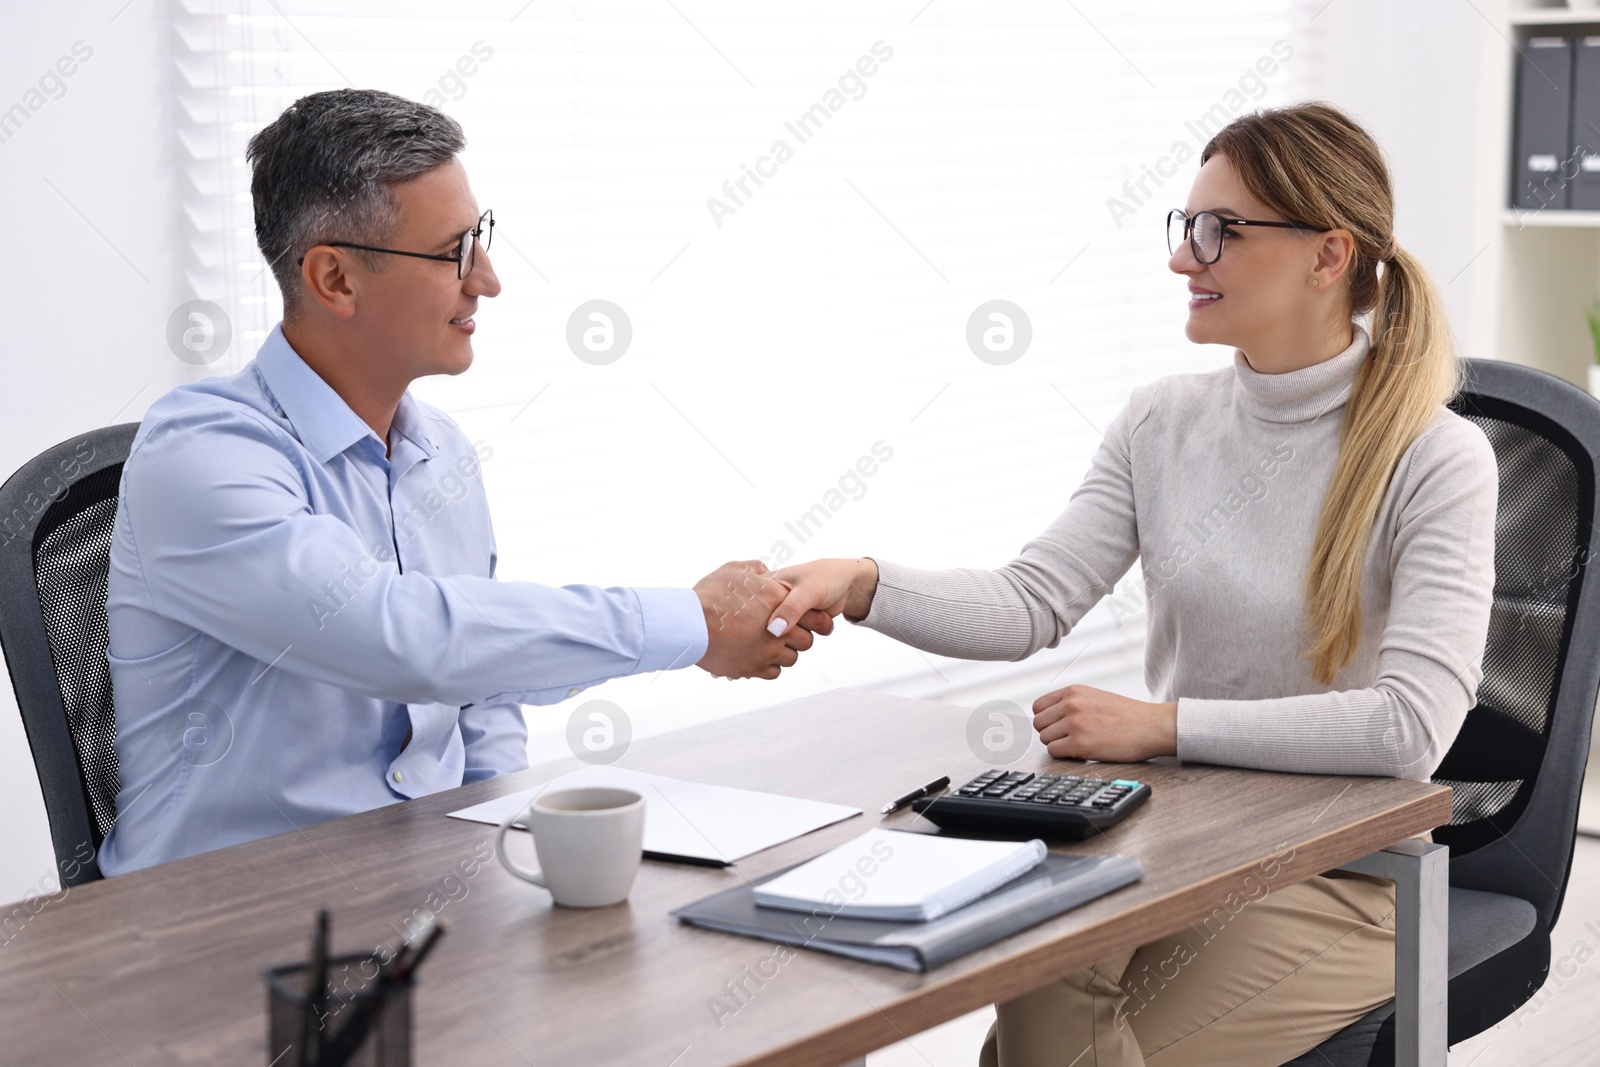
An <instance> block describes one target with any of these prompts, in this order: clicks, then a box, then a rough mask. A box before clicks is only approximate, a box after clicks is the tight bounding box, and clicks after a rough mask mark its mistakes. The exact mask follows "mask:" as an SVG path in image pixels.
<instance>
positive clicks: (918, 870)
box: [755, 829, 1046, 922]
mask: <svg viewBox="0 0 1600 1067" xmlns="http://www.w3.org/2000/svg"><path fill="white" fill-rule="evenodd" d="M1045 852H1046V849H1045V845H1044V842H1043V841H1040V840H1038V839H1035V840H1032V841H977V840H972V839H970V838H959V837H937V836H935V835H933V834H917V833H905V832H902V831H899V830H882V829H873V830H869V831H867V832H866V833H864V834H862V835H861V836H860V837H858V838H855V839H854V840H851V841H846V842H845V843H844V844H842V845H840V846H839V847H838V848H835V849H831V850H829V851H827V852H824V853H823V854H822V855H820V856H818V857H816V858H815V859H812V860H808V861H806V862H805V863H802V864H800V866H798V867H793V868H791V869H790V870H788V871H786V872H784V873H783V874H781V875H779V876H778V877H777V878H774V879H772V880H771V881H769V882H765V883H763V884H762V885H761V886H760V887H758V888H757V889H756V890H755V902H756V904H758V905H760V906H762V907H767V908H786V909H788V910H790V911H807V912H809V911H815V910H817V909H819V908H826V909H827V910H828V912H829V913H830V914H833V915H835V916H843V917H844V918H847V919H892V920H898V921H902V922H927V921H929V920H930V919H937V918H939V916H941V915H945V914H947V913H949V912H952V911H955V910H956V909H957V908H959V907H961V906H962V905H964V904H970V903H971V902H972V901H974V900H977V899H978V898H979V897H981V896H983V895H984V894H985V893H989V892H992V891H993V890H995V889H998V888H999V887H1000V886H1003V885H1005V884H1006V883H1007V882H1010V881H1012V880H1013V879H1015V878H1018V877H1020V876H1022V875H1023V874H1026V873H1027V872H1028V871H1030V870H1032V869H1033V868H1035V867H1037V866H1038V865H1039V864H1040V863H1042V862H1044V857H1045Z"/></svg>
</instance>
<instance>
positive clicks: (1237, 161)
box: [1200, 103, 1459, 685]
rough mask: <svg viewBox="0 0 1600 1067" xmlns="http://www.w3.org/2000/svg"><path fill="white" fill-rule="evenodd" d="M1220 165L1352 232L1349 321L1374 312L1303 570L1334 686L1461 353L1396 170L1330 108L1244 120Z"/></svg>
mask: <svg viewBox="0 0 1600 1067" xmlns="http://www.w3.org/2000/svg"><path fill="white" fill-rule="evenodd" d="M1218 153H1220V154H1222V155H1225V156H1227V157H1228V161H1229V162H1230V163H1231V164H1232V165H1233V168H1234V170H1235V171H1236V172H1237V173H1238V175H1239V178H1240V180H1241V182H1242V184H1243V185H1244V187H1245V189H1246V190H1247V191H1248V192H1249V193H1250V194H1251V195H1252V196H1254V197H1255V198H1256V199H1258V200H1260V201H1261V202H1262V203H1264V204H1266V205H1268V206H1269V207H1271V208H1273V209H1274V210H1276V211H1278V212H1280V213H1281V214H1282V215H1283V216H1284V217H1285V218H1287V219H1291V220H1294V221H1298V222H1305V223H1308V224H1311V225H1313V226H1316V227H1317V228H1318V229H1345V230H1348V231H1349V233H1350V235H1351V237H1352V238H1353V240H1354V242H1355V253H1354V256H1353V259H1352V262H1351V264H1350V266H1349V268H1348V271H1347V274H1346V277H1347V279H1348V284H1349V288H1350V304H1351V306H1350V313H1351V315H1352V316H1356V315H1361V314H1364V313H1366V312H1367V311H1371V312H1372V320H1371V334H1372V346H1371V350H1370V351H1369V353H1368V355H1367V358H1366V359H1365V360H1364V361H1363V362H1362V364H1361V368H1360V370H1359V371H1358V372H1357V374H1356V379H1355V383H1354V385H1353V386H1352V387H1351V390H1350V396H1349V399H1348V400H1347V401H1346V403H1345V409H1344V418H1343V422H1342V424H1341V428H1340V447H1339V458H1338V460H1337V462H1336V463H1335V465H1334V469H1333V478H1332V480H1331V481H1330V482H1329V484H1328V492H1327V496H1326V497H1324V499H1323V503H1322V512H1321V514H1320V516H1319V517H1318V519H1317V529H1316V534H1315V536H1314V538H1313V540H1312V544H1311V560H1310V565H1309V567H1308V568H1307V570H1306V581H1305V596H1306V617H1307V621H1308V623H1309V624H1310V630H1311V648H1310V650H1309V651H1308V652H1307V653H1306V657H1307V658H1308V659H1311V660H1313V675H1314V677H1315V678H1316V679H1317V681H1319V682H1321V683H1323V684H1324V685H1331V684H1332V683H1333V679H1334V677H1335V676H1336V675H1337V674H1338V672H1339V671H1340V670H1342V669H1343V668H1344V667H1345V666H1346V665H1347V664H1349V662H1350V661H1351V659H1352V658H1354V656H1355V653H1356V649H1357V648H1358V647H1359V646H1360V643H1361V579H1362V574H1363V573H1364V571H1365V569H1366V556H1367V542H1368V540H1369V538H1370V537H1371V535H1372V525H1373V522H1374V521H1375V519H1376V517H1377V513H1378V508H1379V506H1380V505H1381V504H1382V502H1383V498H1384V494H1385V493H1386V492H1387V491H1388V488H1389V482H1390V479H1391V478H1392V477H1393V475H1394V471H1395V468H1396V466H1398V464H1399V462H1400V457H1401V456H1402V455H1404V454H1405V451H1406V449H1407V448H1409V447H1410V446H1411V443H1412V442H1413V441H1415V440H1416V439H1417V436H1418V435H1419V434H1421V432H1422V430H1423V428H1424V427H1425V426H1427V424H1428V423H1429V421H1431V420H1432V419H1433V417H1434V415H1435V414H1436V413H1437V412H1438V410H1439V408H1440V406H1441V405H1443V404H1444V403H1445V402H1446V401H1448V400H1449V399H1450V397H1451V396H1453V395H1454V394H1455V392H1456V389H1457V388H1458V384H1459V378H1458V376H1459V369H1458V365H1457V362H1456V357H1455V348H1454V344H1453V342H1452V340H1451V337H1450V332H1449V327H1448V324H1447V320H1446V318H1445V314H1444V307H1443V304H1442V303H1441V301H1440V299H1439V294H1438V290H1437V289H1436V288H1435V287H1434V285H1433V282H1432V281H1431V280H1430V279H1429V278H1428V275H1427V272H1426V271H1424V270H1423V268H1422V265H1421V264H1420V263H1418V262H1417V261H1416V259H1414V258H1413V257H1412V256H1411V255H1410V254H1409V253H1407V252H1406V251H1404V250H1403V249H1401V248H1399V247H1398V245H1397V244H1396V243H1395V241H1394V238H1393V225H1394V199H1393V195H1392V193H1391V192H1390V184H1389V174H1388V169H1387V167H1386V166H1385V165H1384V162H1383V157H1382V154H1381V153H1380V152H1379V151H1378V147H1377V145H1376V144H1375V143H1374V142H1373V141H1372V138H1371V137H1369V136H1368V135H1367V133H1366V131H1364V130H1362V129H1361V128H1360V127H1359V126H1357V125H1356V124H1355V123H1354V122H1352V121H1351V120H1350V119H1349V118H1348V117H1346V116H1345V115H1344V114H1343V113H1342V112H1340V111H1339V110H1338V109H1336V108H1333V107H1331V106H1329V105H1327V104H1320V103H1318V104H1300V105H1295V106H1293V107H1285V108H1275V109H1270V110H1266V111H1259V112H1255V113H1253V114H1250V115H1245V116H1241V117H1240V118H1238V119H1235V120H1234V121H1233V122H1231V123H1229V124H1228V125H1227V126H1226V127H1224V128H1223V129H1222V130H1221V131H1219V132H1218V133H1217V135H1216V136H1215V137H1214V138H1212V140H1211V142H1210V143H1209V144H1207V145H1206V148H1205V151H1204V152H1203V153H1202V154H1201V157H1200V158H1201V161H1202V162H1204V161H1205V160H1207V159H1209V158H1210V157H1211V156H1212V155H1214V154H1218ZM1380 264H1381V267H1380Z"/></svg>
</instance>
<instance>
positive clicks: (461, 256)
mask: <svg viewBox="0 0 1600 1067" xmlns="http://www.w3.org/2000/svg"><path fill="white" fill-rule="evenodd" d="M492 240H494V212H493V211H485V212H484V213H483V214H482V215H479V216H478V224H477V225H476V226H474V227H473V228H472V229H470V230H468V231H467V232H466V233H463V234H462V235H461V240H460V241H459V242H458V243H457V245H456V250H455V252H453V253H451V254H450V255H445V256H441V255H435V254H434V253H432V252H403V251H401V250H400V249H398V248H376V247H374V246H372V245H358V244H356V243H355V242H354V241H321V242H319V243H320V244H325V245H330V246H332V247H334V248H359V249H361V250H362V251H363V252H383V253H385V254H387V255H391V256H410V257H411V258H412V259H436V260H438V261H439V262H441V263H454V264H455V265H456V278H458V279H461V278H465V277H466V276H467V275H469V274H471V273H472V268H473V267H475V266H477V265H478V246H479V244H482V245H483V250H484V251H485V252H487V251H488V250H489V243H490V242H491V241H492ZM299 261H300V262H301V263H304V262H305V261H306V257H305V256H301V257H300V260H299Z"/></svg>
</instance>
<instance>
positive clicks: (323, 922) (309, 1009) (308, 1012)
mask: <svg viewBox="0 0 1600 1067" xmlns="http://www.w3.org/2000/svg"><path fill="white" fill-rule="evenodd" d="M327 995H328V909H327V908H322V909H320V910H319V911H318V912H317V927H316V932H315V933H314V934H312V937H311V964H310V967H309V968H308V969H307V972H306V988H305V998H306V1007H305V1017H304V1019H303V1020H302V1025H301V1028H300V1064H301V1067H306V1065H308V1064H320V1063H321V1062H322V1052H323V1047H324V1046H323V1034H322V1023H323V1020H322V1013H323V1009H324V1008H325V1007H326V1006H327ZM313 1025H314V1026H315V1033H313V1030H312V1028H313ZM313 1045H315V1048H313Z"/></svg>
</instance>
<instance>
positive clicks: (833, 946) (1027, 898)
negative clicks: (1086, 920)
mask: <svg viewBox="0 0 1600 1067" xmlns="http://www.w3.org/2000/svg"><path fill="white" fill-rule="evenodd" d="M1143 876H1144V875H1143V872H1142V871H1141V870H1140V869H1139V865H1138V864H1136V863H1134V862H1133V861H1132V860H1130V859H1128V858H1127V857H1126V856H1072V855H1063V854H1061V853H1059V852H1058V853H1055V854H1053V855H1050V856H1047V857H1046V858H1045V861H1044V862H1043V863H1041V864H1039V866H1037V867H1035V868H1034V869H1033V870H1031V871H1029V872H1028V873H1027V874H1025V875H1023V876H1022V877H1021V878H1018V879H1017V880H1016V881H1014V882H1012V883H1011V884H1010V885H1007V886H1005V887H1004V888H1002V889H999V890H996V891H995V892H993V893H990V894H989V895H988V896H986V897H980V898H978V899H977V900H975V901H973V902H972V903H971V904H968V905H967V906H966V907H964V908H957V909H956V910H955V911H953V912H951V913H950V914H948V915H945V916H942V917H941V918H938V919H934V920H933V921H932V922H925V923H924V922H889V921H885V920H882V919H847V918H844V917H843V916H830V915H829V914H828V912H827V910H826V909H822V910H819V911H816V912H813V913H812V914H809V915H803V914H801V913H799V912H794V911H788V910H785V909H782V908H761V907H757V906H756V904H755V901H754V900H753V899H752V898H753V896H754V895H755V894H754V892H753V891H752V889H751V887H750V886H748V885H740V886H735V887H733V888H732V889H725V890H723V891H722V892H720V893H716V894H713V895H712V896H709V897H706V898H705V899H703V900H697V901H695V902H694V903H693V904H689V905H687V906H685V907H682V908H678V909H677V910H675V911H674V912H673V913H672V914H673V915H674V916H676V917H677V919H678V921H679V922H681V923H685V924H687V925H689V926H699V927H703V928H705V929H707V930H718V931H721V932H722V933H728V934H739V935H742V936H744V937H758V938H761V939H762V940H765V941H776V942H779V943H780V944H785V945H794V946H797V947H800V948H809V949H814V950H816V951H818V952H830V953H833V954H835V955H839V956H848V957H850V958H851V959H855V960H863V961H865V962H867V963H878V964H883V965H884V966H887V967H897V968H899V969H900V970H903V971H929V970H932V969H933V968H935V967H939V966H942V965H943V964H946V963H949V962H950V961H951V960H954V959H957V958H958V957H961V956H964V955H966V954H967V953H969V952H972V951H975V950H976V949H980V948H983V947H984V946H985V945H991V944H993V943H994V942H996V941H999V940H1001V939H1002V938H1006V937H1010V936H1011V935H1012V934H1015V933H1018V932H1020V931H1022V930H1026V929H1027V928H1028V927H1030V926H1034V925H1037V924H1038V923H1041V922H1044V921H1045V920H1046V919H1050V918H1053V917H1054V916H1057V915H1060V914H1062V913H1063V912H1067V911H1070V910H1072V909H1073V908H1075V907H1077V906H1078V905H1080V904H1084V903H1086V902H1088V901H1091V900H1094V899H1095V898H1096V897H1100V896H1104V895H1105V894H1107V893H1110V892H1111V891H1113V890H1115V889H1118V888H1120V887H1122V886H1125V885H1128V884H1130V883H1132V882H1137V881H1138V880H1139V879H1140V878H1142V877H1143ZM780 877H782V873H780V874H777V875H772V876H769V878H768V879H758V880H757V882H756V888H760V887H761V885H762V883H763V882H765V881H768V880H770V879H771V878H780Z"/></svg>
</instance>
